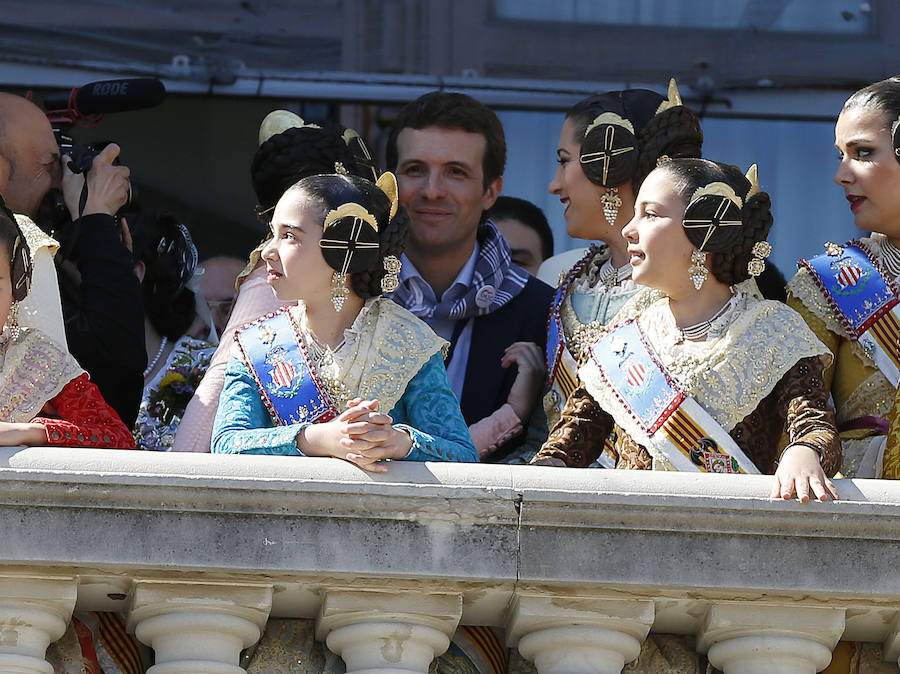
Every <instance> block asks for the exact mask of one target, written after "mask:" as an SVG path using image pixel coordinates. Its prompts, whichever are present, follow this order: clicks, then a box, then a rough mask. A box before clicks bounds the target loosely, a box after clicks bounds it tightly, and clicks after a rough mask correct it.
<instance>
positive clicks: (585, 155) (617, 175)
mask: <svg viewBox="0 0 900 674" xmlns="http://www.w3.org/2000/svg"><path fill="white" fill-rule="evenodd" d="M589 128H590V127H589ZM637 148H638V143H637V139H636V138H635V137H634V134H633V133H632V132H631V130H629V129H628V128H627V127H626V126H624V125H623V124H616V123H614V122H610V123H605V122H604V123H600V124H597V125H596V126H593V127H592V128H590V130H589V131H588V132H587V135H586V136H585V138H584V141H583V142H582V143H581V156H580V157H579V160H580V162H581V168H582V170H583V171H584V175H586V176H587V178H588V180H590V181H591V182H592V183H594V184H595V185H601V186H603V187H618V186H619V185H622V184H623V183H626V182H628V180H630V179H631V176H632V175H634V170H635V167H636V166H637V160H638V151H637Z"/></svg>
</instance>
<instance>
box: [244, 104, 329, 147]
mask: <svg viewBox="0 0 900 674" xmlns="http://www.w3.org/2000/svg"><path fill="white" fill-rule="evenodd" d="M321 128H322V127H321V126H319V125H318V124H312V123H311V122H307V121H305V120H304V119H303V118H302V117H301V116H300V115H297V114H295V113H293V112H291V111H290V110H273V111H272V112H270V113H269V114H268V115H266V116H265V118H264V119H263V121H262V124H260V125H259V144H260V145H262V144H263V143H265V142H266V141H267V140H269V138H271V137H272V136H277V135H278V134H279V133H284V132H285V131H287V130H288V129H321Z"/></svg>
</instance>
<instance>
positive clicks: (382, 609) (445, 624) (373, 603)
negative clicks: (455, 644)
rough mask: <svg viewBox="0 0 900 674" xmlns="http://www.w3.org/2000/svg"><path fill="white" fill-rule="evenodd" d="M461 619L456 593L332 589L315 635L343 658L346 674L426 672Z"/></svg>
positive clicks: (445, 645) (325, 599) (458, 597)
mask: <svg viewBox="0 0 900 674" xmlns="http://www.w3.org/2000/svg"><path fill="white" fill-rule="evenodd" d="M461 617H462V596H461V595H458V594H445V593H435V594H422V593H421V592H407V591H398V592H388V591H356V590H344V589H336V590H329V591H328V592H327V593H326V594H325V598H324V601H323V602H322V606H321V609H320V610H319V617H318V618H317V620H316V638H317V639H324V640H325V643H326V644H327V645H328V648H330V649H331V650H332V651H333V652H335V653H337V654H338V655H340V656H341V657H342V658H343V659H344V663H345V664H346V665H347V674H354V673H362V672H369V671H376V670H377V671H378V672H383V673H384V674H412V673H417V674H427V672H428V667H429V666H430V665H431V661H432V660H433V659H434V658H435V656H437V655H440V654H441V653H443V652H444V651H446V650H447V648H448V647H449V645H450V637H451V636H453V633H454V632H455V631H456V628H457V626H458V625H459V620H460V618H461Z"/></svg>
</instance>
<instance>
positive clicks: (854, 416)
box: [788, 77, 900, 479]
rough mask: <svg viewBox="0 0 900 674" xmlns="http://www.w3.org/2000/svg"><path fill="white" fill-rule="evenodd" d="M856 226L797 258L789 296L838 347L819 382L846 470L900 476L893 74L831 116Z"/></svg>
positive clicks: (898, 154) (897, 151) (839, 178)
mask: <svg viewBox="0 0 900 674" xmlns="http://www.w3.org/2000/svg"><path fill="white" fill-rule="evenodd" d="M834 135H835V146H836V147H837V150H838V157H839V164H838V168H837V171H836V172H835V174H834V181H835V182H836V183H837V184H838V185H840V186H841V187H842V188H843V189H844V193H845V194H846V196H847V201H848V202H849V205H850V211H851V213H852V214H853V218H854V221H855V222H856V226H857V227H859V228H860V229H862V230H865V231H867V232H871V234H870V235H869V236H867V237H864V238H862V239H859V240H858V241H849V242H847V243H845V244H843V245H837V244H834V243H827V244H826V245H825V253H824V254H823V255H819V256H818V257H815V258H811V259H810V260H800V263H799V271H798V272H797V274H796V276H794V278H793V279H792V280H791V281H790V283H789V284H788V292H789V296H788V303H789V304H790V305H791V306H792V307H793V308H794V309H796V310H797V311H798V312H800V314H801V315H802V316H803V317H804V319H805V320H806V322H807V324H808V325H809V326H810V327H811V328H812V329H813V331H814V332H815V333H816V334H817V335H818V336H819V339H821V340H822V341H823V342H824V343H825V345H826V346H828V348H829V349H831V351H832V353H834V355H835V359H834V365H833V367H829V368H828V369H827V370H826V371H825V374H824V376H825V385H826V387H827V388H829V389H830V390H831V394H832V397H833V399H834V403H835V410H836V416H837V423H838V428H839V429H840V431H841V441H842V444H843V448H844V463H843V466H842V468H841V471H842V472H843V474H844V475H846V476H848V477H854V476H855V477H885V478H891V479H898V478H900V418H898V417H900V407H898V396H897V384H898V381H900V371H898V364H900V348H898V346H897V338H896V336H892V335H896V331H897V326H898V315H900V309H898V308H895V306H894V305H895V304H897V298H898V297H900V294H898V279H900V77H892V78H890V79H887V80H883V81H881V82H876V83H875V84H871V85H869V86H867V87H865V88H863V89H860V90H859V91H857V92H856V93H855V94H853V95H852V96H851V97H850V98H849V99H847V102H846V103H844V107H843V109H842V110H841V114H840V116H839V117H838V121H837V124H836V126H835V132H834Z"/></svg>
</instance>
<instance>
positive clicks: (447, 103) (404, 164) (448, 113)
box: [387, 92, 553, 461]
mask: <svg viewBox="0 0 900 674" xmlns="http://www.w3.org/2000/svg"><path fill="white" fill-rule="evenodd" d="M387 163H388V167H389V168H390V169H392V170H394V171H395V172H396V174H397V181H398V184H399V189H400V202H401V203H402V204H403V205H404V206H406V208H407V210H408V211H409V215H410V219H411V227H410V236H409V241H408V242H407V245H406V253H405V255H404V257H403V263H404V264H403V268H402V270H401V274H400V281H401V283H400V287H399V288H398V289H397V290H396V291H395V292H394V293H393V295H392V297H393V299H394V300H395V301H397V302H398V303H399V304H401V305H403V306H404V307H406V308H407V309H409V310H410V311H412V312H413V313H414V314H416V315H417V316H419V317H421V318H423V319H424V320H426V321H427V322H428V323H429V324H431V326H432V327H433V328H434V330H435V331H436V332H437V333H438V334H440V335H441V336H442V337H444V338H445V339H447V340H448V341H449V342H450V353H449V355H448V357H447V359H446V363H447V374H448V376H449V378H450V385H451V387H452V388H453V390H454V392H455V393H456V395H457V397H459V399H460V406H461V408H462V412H463V416H464V417H465V418H466V421H467V423H468V424H469V425H470V431H471V432H472V437H473V439H474V440H475V444H476V446H477V447H478V449H479V453H480V455H481V456H482V459H483V460H488V461H492V460H493V461H502V460H515V459H524V460H526V461H527V460H528V458H530V457H529V456H527V452H528V451H529V450H530V451H534V450H536V449H537V447H536V446H534V445H536V444H539V443H540V441H541V437H540V433H539V432H538V434H537V435H536V436H535V434H534V433H532V434H530V435H529V437H530V438H531V442H530V443H529V444H530V445H531V446H529V447H525V448H523V447H522V445H523V440H524V438H525V437H526V430H527V429H528V427H529V426H531V427H532V430H536V429H539V428H541V427H543V426H545V424H546V421H545V420H544V419H543V411H542V410H541V409H540V405H536V403H537V400H538V394H539V393H540V391H541V388H542V386H543V379H544V366H543V346H544V343H545V341H546V326H547V313H548V310H549V305H550V301H551V298H552V294H553V291H552V289H551V288H550V287H549V286H548V285H546V284H545V283H542V282H541V281H538V280H536V279H534V278H532V277H531V276H530V275H529V274H528V273H527V272H526V271H524V270H523V269H521V268H520V267H517V266H516V265H514V264H512V262H511V260H510V254H509V246H508V244H507V243H506V241H505V240H504V239H503V237H502V235H500V233H499V231H498V230H497V228H496V227H495V226H494V225H493V223H492V222H490V221H489V220H488V219H487V217H486V211H487V210H488V209H489V208H490V207H491V206H492V205H493V204H494V201H495V200H496V198H497V195H498V194H499V193H500V190H501V189H502V187H503V168H504V165H505V163H506V141H505V139H504V136H503V127H502V126H501V124H500V120H499V119H497V116H496V115H495V114H494V112H493V111H492V110H491V109H490V108H488V107H487V106H485V105H484V104H482V103H480V102H478V101H476V100H475V99H473V98H471V97H470V96H466V95H464V94H454V93H445V92H432V93H429V94H426V95H424V96H422V97H420V98H418V99H417V100H415V101H413V102H412V103H409V104H408V105H406V106H405V107H404V108H403V109H402V110H401V111H400V113H399V115H398V117H397V119H396V120H395V122H394V125H393V127H392V128H391V133H390V136H389V138H388V147H387ZM513 365H515V367H513Z"/></svg>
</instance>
